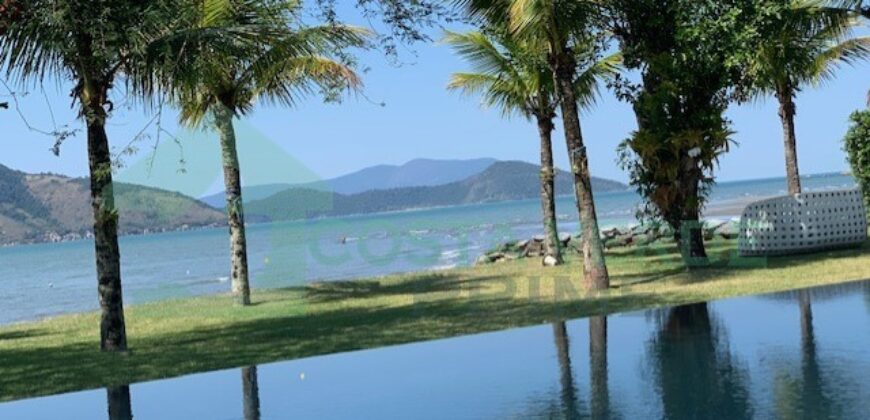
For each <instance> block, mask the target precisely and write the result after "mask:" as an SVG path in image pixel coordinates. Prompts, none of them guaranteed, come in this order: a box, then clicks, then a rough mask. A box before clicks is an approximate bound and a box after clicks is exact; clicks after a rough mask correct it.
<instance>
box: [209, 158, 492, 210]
mask: <svg viewBox="0 0 870 420" xmlns="http://www.w3.org/2000/svg"><path fill="white" fill-rule="evenodd" d="M496 162H497V160H495V159H491V158H481V159H467V160H448V159H414V160H411V161H409V162H407V163H405V164H402V165H377V166H372V167H368V168H365V169H361V170H359V171H356V172H353V173H350V174H347V175H342V176H339V177H337V178H333V179H327V180H324V181H317V182H310V183H306V184H270V185H257V186H251V187H244V188H243V189H242V195H243V196H244V199H245V201H246V202H251V201H256V200H261V199H264V198H267V197H269V196H270V195H273V194H276V193H279V192H281V191H283V190H287V189H290V188H303V189H312V190H319V191H331V192H335V193H339V194H345V195H350V194H358V193H362V192H366V191H371V190H388V189H393V188H402V187H425V186H435V185H443V184H449V183H451V182H456V181H461V180H463V179H465V178H468V177H470V176H472V175H476V174H479V173H481V172H483V171H484V170H485V169H486V168H488V167H490V166H491V165H492V164H494V163H496ZM200 200H201V201H203V202H204V203H206V204H208V205H210V206H212V207H215V208H223V207H224V205H225V203H224V201H225V198H224V194H223V193H219V194H213V195H209V196H207V197H202V198H201V199H200Z"/></svg>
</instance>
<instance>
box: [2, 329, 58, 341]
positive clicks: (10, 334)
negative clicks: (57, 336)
mask: <svg viewBox="0 0 870 420" xmlns="http://www.w3.org/2000/svg"><path fill="white" fill-rule="evenodd" d="M45 335H49V333H48V332H47V331H45V330H42V329H36V328H31V329H27V330H19V331H6V332H0V341H12V340H21V339H24V338H33V337H42V336H45Z"/></svg>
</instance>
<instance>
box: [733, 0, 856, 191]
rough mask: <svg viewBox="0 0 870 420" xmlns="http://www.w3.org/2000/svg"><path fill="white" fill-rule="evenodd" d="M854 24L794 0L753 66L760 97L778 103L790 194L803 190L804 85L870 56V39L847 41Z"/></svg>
mask: <svg viewBox="0 0 870 420" xmlns="http://www.w3.org/2000/svg"><path fill="white" fill-rule="evenodd" d="M855 24H856V15H855V13H854V12H853V11H851V10H848V9H844V8H834V7H825V6H821V5H819V2H817V1H810V0H795V1H793V2H792V3H791V4H789V5H788V6H787V7H786V9H785V10H784V11H783V13H781V14H780V15H779V17H778V18H776V19H773V20H772V21H771V22H770V28H771V30H770V33H767V32H765V37H764V40H763V41H762V43H761V45H760V48H759V50H758V53H757V54H756V55H755V59H754V60H753V62H752V65H751V68H750V70H751V72H752V74H753V77H754V79H755V82H756V84H757V86H756V87H757V94H765V95H767V94H773V95H774V96H775V97H776V99H777V101H779V118H780V120H781V121H782V130H783V142H784V144H785V164H786V174H787V179H788V192H789V194H799V193H800V192H801V182H800V173H799V169H798V161H797V138H796V135H795V124H794V117H795V113H796V107H795V103H794V98H795V96H796V94H797V92H799V91H800V89H801V87H802V86H804V85H806V84H818V83H820V82H823V81H825V80H829V79H831V78H833V76H834V70H836V68H837V66H838V65H840V64H843V63H848V64H851V63H854V62H855V61H856V60H860V59H863V58H866V57H868V56H870V37H857V38H850V37H849V35H850V33H851V29H852V27H853V26H854V25H855Z"/></svg>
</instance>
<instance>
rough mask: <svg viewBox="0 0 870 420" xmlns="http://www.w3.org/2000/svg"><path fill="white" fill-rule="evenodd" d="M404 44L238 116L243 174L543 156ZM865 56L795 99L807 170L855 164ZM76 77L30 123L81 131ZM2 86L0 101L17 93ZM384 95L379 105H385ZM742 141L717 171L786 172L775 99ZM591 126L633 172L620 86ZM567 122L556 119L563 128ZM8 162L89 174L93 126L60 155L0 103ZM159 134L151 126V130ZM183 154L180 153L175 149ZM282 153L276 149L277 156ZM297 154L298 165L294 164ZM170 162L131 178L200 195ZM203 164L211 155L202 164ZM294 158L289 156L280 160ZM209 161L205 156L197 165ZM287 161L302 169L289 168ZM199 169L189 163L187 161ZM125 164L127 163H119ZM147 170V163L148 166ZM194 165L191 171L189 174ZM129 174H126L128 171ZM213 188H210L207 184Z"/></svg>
mask: <svg viewBox="0 0 870 420" xmlns="http://www.w3.org/2000/svg"><path fill="white" fill-rule="evenodd" d="M412 48H413V50H410V49H409V50H405V51H403V52H402V53H401V58H402V60H403V61H404V62H406V63H405V64H403V65H395V64H392V63H390V62H389V61H388V60H387V59H385V58H384V56H383V55H382V54H380V53H377V52H366V53H362V54H360V63H361V64H362V65H363V66H366V67H368V68H369V70H368V71H367V72H366V73H365V74H364V81H365V84H366V86H365V96H366V97H367V98H364V97H361V96H358V97H351V98H348V99H347V100H345V101H344V102H343V103H341V104H324V103H322V102H321V101H320V100H319V99H317V98H311V99H309V100H306V101H303V102H301V103H300V106H299V107H297V108H296V109H282V108H274V107H266V106H263V107H260V108H258V109H256V110H255V112H254V113H253V114H252V115H251V116H250V118H247V119H246V120H245V121H244V122H241V123H240V124H239V125H240V127H241V128H240V131H244V132H245V133H244V134H242V135H240V137H241V138H240V141H241V142H242V147H241V153H242V155H243V156H242V157H243V160H242V166H243V167H242V170H243V172H245V171H248V172H251V171H254V172H258V174H257V175H256V176H249V177H246V178H245V180H244V182H245V183H247V184H262V183H269V182H295V181H306V180H310V179H312V178H330V177H334V176H337V175H342V174H345V173H348V172H351V171H354V170H358V169H361V168H364V167H367V166H372V165H376V164H382V163H387V164H401V163H404V162H406V161H408V160H411V159H414V158H419V157H427V158H444V159H454V158H477V157H493V158H497V159H516V160H525V161H530V162H535V161H536V160H537V159H538V150H537V147H538V140H537V132H536V128H535V126H534V125H533V124H531V123H529V122H527V121H525V120H523V119H521V118H514V119H512V120H504V119H502V118H501V117H500V115H499V114H498V113H497V112H496V111H493V110H484V109H482V108H481V107H480V106H479V101H478V99H477V98H470V97H462V96H460V95H458V94H455V93H450V92H447V91H446V90H445V85H446V83H447V80H448V78H449V76H450V74H451V72H454V71H461V70H465V69H467V67H466V66H465V65H464V63H463V62H462V61H461V60H459V59H458V58H457V57H455V56H454V55H453V54H452V52H451V51H450V50H449V48H448V47H446V46H444V45H437V43H432V44H428V43H426V44H418V45H415V46H413V47H412ZM868 65H870V64H862V65H859V66H858V67H844V68H843V69H842V70H841V71H840V72H839V73H838V76H837V79H836V80H834V81H831V82H828V83H827V84H825V85H824V86H821V87H818V88H807V89H806V90H804V91H803V92H801V93H800V94H799V95H798V98H797V107H798V108H797V110H798V114H797V136H798V152H799V164H800V167H801V171H802V173H804V174H811V173H819V172H831V171H845V170H847V169H848V168H847V164H846V162H845V155H844V153H843V152H842V151H841V141H842V138H843V135H844V134H845V132H846V129H847V119H848V116H849V114H850V113H851V112H852V111H854V110H856V109H859V108H863V107H864V106H865V101H866V97H867V90H868V89H870V72H868V71H867V70H868ZM69 88H70V84H69V83H68V82H66V81H61V82H60V83H57V82H52V83H47V84H46V86H45V93H44V94H43V93H41V92H40V90H39V89H33V91H32V92H31V93H30V94H29V95H28V96H27V97H25V98H22V99H21V109H22V111H23V112H24V114H25V115H26V116H27V118H28V120H29V122H30V123H31V125H34V126H37V127H39V128H43V129H46V128H51V127H52V126H53V123H52V118H51V114H53V116H54V120H55V121H56V123H57V124H58V125H61V124H67V123H68V124H71V127H73V128H81V127H82V123H81V122H80V121H78V120H76V119H75V114H74V110H73V109H71V108H70V98H69V97H68V91H69ZM6 93H7V92H6V91H5V89H4V88H3V87H2V86H0V95H2V96H0V101H5V100H8V99H9V98H8V96H6ZM115 101H116V105H117V107H116V112H115V114H114V115H113V117H112V119H111V122H110V126H109V137H110V139H111V143H112V146H113V147H114V148H116V150H118V149H123V148H124V147H125V145H127V144H128V143H129V142H130V140H131V139H132V138H133V137H134V136H135V135H136V133H137V132H139V131H140V130H141V129H142V128H143V127H144V126H145V124H146V121H148V120H149V119H150V118H151V117H150V116H146V115H145V113H144V112H143V111H142V110H141V109H139V108H137V107H135V106H128V105H129V104H126V102H125V100H124V98H123V97H121V96H120V95H116V98H115ZM379 102H384V103H385V104H386V105H385V106H383V107H381V106H379V105H378V104H377V103H379ZM728 116H729V117H730V118H731V119H732V120H733V122H734V125H733V128H734V129H735V130H736V132H737V134H736V135H735V136H734V139H735V140H737V141H738V142H739V143H740V145H739V147H737V148H736V149H734V150H732V152H731V153H729V154H728V155H726V156H725V157H724V158H723V159H722V161H721V168H720V169H719V170H718V172H717V173H718V177H719V179H720V180H723V181H728V180H741V179H751V178H763V177H777V176H782V175H783V174H784V172H785V169H784V163H783V156H782V155H783V152H782V134H781V126H780V122H779V119H778V117H777V113H776V101H775V100H773V99H772V98H769V99H766V100H763V101H760V102H757V103H753V104H746V105H742V106H735V107H733V108H732V109H730V110H729V111H728ZM175 118H176V115H175V112H174V110H172V109H166V110H165V111H164V114H163V121H164V125H165V128H166V129H167V130H168V131H169V132H172V133H176V134H177V135H178V136H179V138H180V139H181V141H182V145H184V147H185V151H186V153H185V159H186V160H187V161H188V162H190V161H192V160H195V159H201V158H204V157H209V159H207V160H208V161H209V162H215V163H216V162H217V160H215V159H217V153H218V148H217V144H216V139H215V138H214V137H213V136H211V135H207V134H203V133H197V134H195V135H191V134H189V133H188V132H187V131H185V130H181V129H179V128H178V127H177V125H176V124H175V123H174V120H175ZM582 122H583V130H584V136H585V139H586V143H587V146H588V151H589V156H590V162H591V169H592V173H593V175H595V176H600V177H605V178H611V179H616V180H621V181H625V180H627V175H626V174H625V173H624V172H622V171H621V170H620V169H619V168H618V167H617V165H616V151H615V150H616V147H617V145H618V143H619V142H620V141H621V140H623V139H624V138H625V137H626V136H628V134H629V133H630V132H631V131H632V130H633V129H634V128H635V123H634V116H633V114H632V112H631V109H630V107H629V106H628V105H627V104H625V103H621V102H619V101H617V100H616V99H615V98H614V97H613V95H612V93H611V92H609V91H606V90H605V91H603V97H602V98H601V100H600V101H599V103H598V106H597V107H596V108H594V109H593V110H591V111H589V112H587V113H586V114H585V115H583V118H582ZM559 124H560V123H557V125H559ZM0 127H2V128H3V130H2V134H0V148H2V150H4V151H5V152H4V153H3V154H2V155H0V163H2V164H4V165H6V166H9V167H12V168H15V169H20V170H24V171H27V172H43V171H50V172H56V173H62V174H67V175H73V176H82V175H85V174H86V173H87V157H86V156H87V155H86V142H85V136H84V133H83V132H81V133H80V134H79V135H77V136H76V137H74V138H72V139H70V140H68V141H67V142H66V144H64V145H63V148H62V153H61V156H60V157H55V156H53V155H52V154H51V153H50V152H49V151H48V148H49V147H50V146H51V143H52V140H51V139H50V138H48V137H46V136H44V135H41V134H37V133H34V132H31V131H29V130H28V129H27V128H26V127H25V125H24V123H23V122H22V120H21V119H20V118H19V116H18V115H17V114H16V112H15V111H14V110H12V109H10V110H5V111H0ZM149 132H152V133H153V130H149ZM251 136H259V137H260V140H261V142H260V143H262V141H265V142H268V143H271V145H270V146H269V147H270V148H269V149H268V150H267V149H263V148H262V147H259V148H258V147H254V146H250V147H249V146H246V144H247V143H251V144H256V143H258V142H257V141H253V140H251V141H249V139H248V137H251ZM554 140H555V141H554V147H555V151H556V163H557V165H558V166H561V167H565V166H567V157H566V153H565V146H564V141H563V139H562V137H561V132H557V133H556V135H555V137H554ZM136 145H137V147H138V148H139V149H140V150H139V152H138V153H137V154H136V155H133V156H129V157H125V160H126V161H128V166H135V164H136V162H137V161H140V166H141V162H142V161H143V159H148V158H149V156H150V154H151V152H150V149H151V147H152V145H153V139H151V140H143V141H140V142H138V143H136ZM159 150H165V153H170V154H172V153H177V150H178V148H177V146H175V145H174V144H172V142H169V141H167V140H166V138H165V136H164V139H163V140H162V145H161V147H160V148H159ZM173 151H175V152H173ZM277 155H281V156H280V157H279V158H276V157H275V156H277ZM288 159H289V160H292V162H293V163H292V165H287V164H285V163H286V162H287V161H289V160H288ZM162 162H163V164H161V165H157V166H155V167H154V168H153V169H151V170H150V171H148V175H145V178H148V179H143V178H142V177H143V175H142V174H141V173H139V175H137V176H133V177H128V178H126V179H128V180H131V181H134V182H141V183H148V184H153V185H157V186H162V187H164V188H170V189H178V190H182V191H184V192H187V193H191V194H192V193H194V191H191V190H190V189H184V188H180V187H177V186H176V185H174V184H175V183H174V182H173V181H172V180H173V179H175V178H176V177H179V176H181V175H180V174H179V173H178V165H177V159H172V158H167V159H163V161H162ZM203 162H205V161H203ZM282 162H285V163H282ZM192 166H193V167H205V163H203V164H202V165H200V166H196V165H192ZM286 166H294V167H296V168H302V170H286V168H285V167H286ZM188 169H190V168H188ZM214 169H215V171H208V172H209V174H208V177H209V181H208V182H205V181H201V182H199V184H203V183H204V182H205V183H207V184H208V186H207V187H205V186H202V185H198V186H197V187H196V188H197V189H198V190H202V192H213V191H216V190H219V185H220V179H219V172H217V171H219V168H217V167H216V168H214ZM123 171H124V170H123V169H122V170H121V172H123ZM140 172H141V171H140ZM188 173H190V171H188ZM120 178H121V179H125V177H124V174H123V173H122V174H121V175H120ZM206 190H207V191H206Z"/></svg>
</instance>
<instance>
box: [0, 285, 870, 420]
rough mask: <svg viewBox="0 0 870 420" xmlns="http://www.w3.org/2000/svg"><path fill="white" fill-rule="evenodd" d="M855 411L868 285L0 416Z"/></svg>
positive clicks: (784, 415) (867, 347)
mask: <svg viewBox="0 0 870 420" xmlns="http://www.w3.org/2000/svg"><path fill="white" fill-rule="evenodd" d="M130 416H133V417H135V418H136V419H191V418H203V419H246V420H251V419H286V418H298V419H344V418H354V419H362V418H367V419H380V418H386V419H429V418H432V419H442V418H444V419H505V418H516V419H526V418H556V419H578V418H602V419H646V418H667V419H720V418H721V419H750V418H753V419H754V418H758V419H771V418H778V419H855V420H866V419H868V418H870V281H865V282H857V283H851V284H847V285H841V286H834V287H824V288H816V289H809V290H805V291H799V292H792V293H785V294H775V295H766V296H758V297H748V298H738V299H731V300H724V301H717V302H711V303H701V304H696V305H688V306H681V307H675V308H669V309H660V310H652V311H646V312H636V313H628V314H621V315H614V316H610V317H607V318H604V317H598V318H592V319H580V320H573V321H567V322H557V323H553V324H545V325H540V326H536V327H531V328H523V329H516V330H509V331H503V332H497V333H489V334H480V335H474V336H465V337H459V338H454V339H447V340H438V341H431V342H424V343H417V344H410V345H403V346H396V347H387V348H381V349H375V350H368V351H358V352H351V353H342V354H336V355H330V356H323V357H314V358H309V359H300V360H294V361H289V362H283V363H275V364H269V365H262V366H259V367H250V368H244V369H233V370H227V371H219V372H212V373H205V374H197V375H191V376H187V377H181V378H177V379H171V380H165V381H157V382H147V383H140V384H134V385H130V386H127V387H116V388H111V389H101V390H93V391H86V392H79V393H72V394H65V395H59V396H53V397H47V398H41V399H35V400H24V401H17V402H12V403H7V404H2V405H0V418H3V419H7V418H8V419H18V418H32V419H59V418H71V419H73V418H74V419H100V418H109V419H126V418H130Z"/></svg>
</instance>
